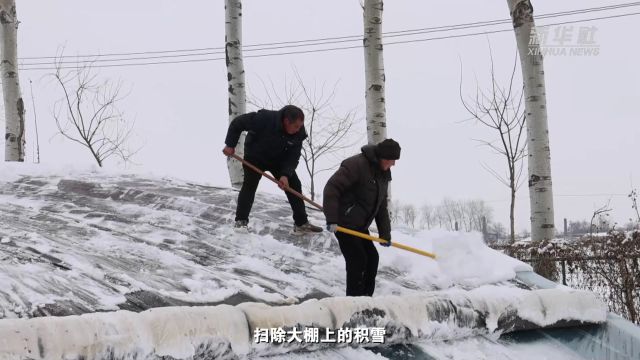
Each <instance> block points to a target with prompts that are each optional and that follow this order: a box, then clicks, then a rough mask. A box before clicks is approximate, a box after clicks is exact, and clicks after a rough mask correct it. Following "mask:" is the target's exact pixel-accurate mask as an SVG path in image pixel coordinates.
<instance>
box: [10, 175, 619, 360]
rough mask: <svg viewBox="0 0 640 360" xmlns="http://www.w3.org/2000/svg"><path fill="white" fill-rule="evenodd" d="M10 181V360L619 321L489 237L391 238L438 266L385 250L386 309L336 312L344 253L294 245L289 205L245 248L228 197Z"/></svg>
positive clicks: (89, 178) (175, 187) (259, 221)
mask: <svg viewBox="0 0 640 360" xmlns="http://www.w3.org/2000/svg"><path fill="white" fill-rule="evenodd" d="M20 165H23V166H20ZM0 170H1V171H2V172H1V174H2V175H0V285H1V286H0V319H4V320H0V333H2V335H1V336H0V350H2V349H5V350H6V349H13V350H11V351H12V352H9V353H7V354H9V355H11V354H13V355H15V356H28V355H25V354H26V353H20V352H21V351H22V352H24V351H27V352H29V351H32V352H38V353H39V355H40V356H41V357H43V358H51V357H50V355H51V354H55V356H58V355H62V354H64V355H65V356H69V357H71V358H73V357H74V356H76V357H77V356H80V355H82V356H87V357H92V356H96V355H99V354H100V355H99V356H105V355H104V354H106V353H110V352H111V353H113V352H118V353H119V354H121V355H122V356H125V357H126V356H138V358H140V357H144V356H163V354H164V355H171V356H173V357H174V358H189V357H193V356H195V355H196V354H198V351H200V352H201V353H202V354H205V353H207V354H212V353H215V354H218V355H224V354H226V356H235V355H243V354H268V353H273V352H274V351H275V352H282V351H290V350H299V349H302V348H304V349H307V350H309V349H316V348H320V349H321V348H322V347H316V346H308V345H305V344H293V345H291V346H289V347H286V346H278V347H273V346H259V345H263V344H255V343H253V342H252V341H251V340H252V338H251V336H252V334H253V333H254V332H255V330H256V328H270V327H283V328H289V329H290V328H291V327H293V326H296V325H298V326H307V327H310V326H317V327H320V328H333V329H338V328H346V327H351V328H352V327H357V326H368V327H381V328H384V329H385V330H386V333H387V334H386V335H387V336H386V338H385V339H386V340H387V341H388V342H408V341H410V342H413V341H419V340H421V339H422V340H424V339H431V340H433V341H436V340H453V339H461V338H464V337H467V336H470V335H479V334H481V335H487V336H488V335H489V334H492V333H494V332H496V331H497V332H501V331H511V330H514V329H521V328H532V327H533V328H535V327H540V326H552V325H556V324H563V323H566V322H567V321H569V322H571V321H578V322H579V321H589V322H601V321H603V320H604V316H605V314H606V312H605V308H604V306H603V305H602V304H601V303H599V302H598V301H597V300H596V299H595V298H594V297H593V296H592V295H591V294H589V293H578V292H574V291H570V290H568V289H567V290H557V289H556V290H537V291H530V290H529V289H527V288H526V287H525V286H524V285H523V284H521V283H519V282H517V281H515V280H514V278H515V272H516V271H518V270H528V269H530V268H529V267H528V266H527V265H525V264H523V263H520V262H517V261H515V260H513V259H511V258H508V257H506V256H503V255H501V254H499V253H497V252H495V251H493V250H491V249H489V248H487V247H486V246H484V244H483V243H482V241H481V239H480V236H479V234H462V233H451V232H444V231H430V232H419V233H415V232H411V231H406V230H405V231H394V233H393V238H394V240H395V241H398V242H402V243H406V244H407V245H411V246H415V247H418V248H421V249H424V250H427V251H432V252H434V253H436V255H437V257H438V258H437V261H433V260H431V259H429V258H425V257H421V256H418V255H415V254H412V253H407V252H403V251H402V250H399V249H395V248H379V253H380V269H379V275H378V281H377V289H376V297H374V298H373V299H368V298H359V299H353V298H336V297H340V296H341V295H343V294H344V261H343V259H342V256H341V255H340V253H339V250H338V247H337V243H336V242H335V239H334V238H333V237H332V235H330V234H327V233H323V234H319V235H307V236H302V237H298V236H293V235H290V234H289V231H290V229H291V219H290V214H291V211H290V209H289V207H288V203H287V202H286V199H285V197H284V196H275V195H267V194H258V196H257V198H256V203H255V205H254V209H253V211H252V221H251V226H252V227H253V231H252V233H251V234H245V235H240V234H236V233H235V232H234V231H233V230H232V222H233V221H232V220H233V216H234V210H235V199H236V196H237V193H236V192H234V191H232V190H229V189H225V188H214V187H209V186H204V185H198V184H190V183H188V182H184V181H177V180H171V179H162V178H154V177H151V176H148V177H141V176H135V175H127V174H105V173H103V172H98V171H96V172H72V173H69V172H67V173H64V172H60V171H51V170H49V169H42V168H39V167H36V168H35V169H29V167H27V166H26V164H18V165H16V164H4V165H2V168H1V169H0ZM61 174H64V175H61ZM309 212H310V214H311V215H312V221H315V222H316V223H323V219H322V217H321V213H319V212H316V211H313V210H309ZM309 299H322V300H320V301H317V300H311V301H306V300H309ZM305 301H306V302H305ZM237 304H242V305H238V306H234V305H237ZM295 304H300V305H295ZM205 305H206V306H205ZM216 305H219V306H216ZM230 305H231V306H230ZM189 306H197V307H189ZM158 307H163V308H164V309H154V308H158ZM148 309H153V310H149V311H144V310H148ZM116 310H125V311H119V312H112V311H116ZM105 311H109V312H108V313H104V312H105ZM141 311H143V312H141ZM138 312H141V313H139V314H137V313H138ZM95 313H98V314H95ZM80 314H86V315H83V316H68V317H62V318H59V317H48V318H39V319H31V320H28V319H17V318H34V317H42V316H63V315H80ZM203 318H205V319H208V320H207V321H205V320H202V319H203ZM11 319H13V320H11ZM238 319H244V323H242V321H240V320H238ZM16 329H22V330H21V331H22V332H21V333H20V335H16ZM61 333H65V334H68V335H67V336H66V337H64V339H65V341H61V339H60V334H61ZM25 334H28V336H27V335H25ZM25 339H26V340H25ZM216 339H217V340H216ZM2 341H4V343H2ZM24 341H26V343H23V342H24ZM185 344H187V345H185ZM323 351H328V350H323ZM341 351H343V350H341ZM344 351H346V350H344ZM19 354H22V355H19ZM29 354H31V353H29ZM92 354H93V355H92ZM195 358H198V356H195Z"/></svg>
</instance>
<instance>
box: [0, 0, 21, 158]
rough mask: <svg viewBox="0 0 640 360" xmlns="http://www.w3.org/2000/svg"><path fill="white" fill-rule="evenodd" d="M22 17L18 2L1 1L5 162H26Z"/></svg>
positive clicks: (1, 66) (12, 0)
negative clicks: (20, 60) (20, 51)
mask: <svg viewBox="0 0 640 360" xmlns="http://www.w3.org/2000/svg"><path fill="white" fill-rule="evenodd" d="M18 23H19V22H18V16H17V13H16V3H15V0H0V35H1V40H0V55H1V56H2V59H0V71H1V72H2V95H3V99H4V114H5V137H4V138H5V145H4V159H5V161H24V144H25V130H24V129H25V123H24V113H25V109H24V101H23V100H22V93H21V91H20V80H19V76H18Z"/></svg>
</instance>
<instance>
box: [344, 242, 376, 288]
mask: <svg viewBox="0 0 640 360" xmlns="http://www.w3.org/2000/svg"><path fill="white" fill-rule="evenodd" d="M365 233H367V234H368V233H369V232H368V231H366V232H365ZM336 237H337V238H338V243H339V244H340V251H342V255H343V256H344V262H345V265H346V268H347V296H372V295H373V290H374V289H375V287H376V274H377V273H378V251H377V250H376V247H375V246H374V245H373V242H372V241H369V240H364V239H361V238H359V237H356V236H353V235H349V234H344V233H341V232H337V233H336Z"/></svg>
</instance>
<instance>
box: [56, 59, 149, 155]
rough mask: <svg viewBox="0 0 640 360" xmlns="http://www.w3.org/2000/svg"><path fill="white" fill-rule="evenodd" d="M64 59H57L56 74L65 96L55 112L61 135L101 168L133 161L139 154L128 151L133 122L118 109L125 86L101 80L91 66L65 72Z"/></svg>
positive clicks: (86, 64)
mask: <svg viewBox="0 0 640 360" xmlns="http://www.w3.org/2000/svg"><path fill="white" fill-rule="evenodd" d="M62 59H63V57H62V55H60V56H59V57H57V58H56V60H55V67H56V72H55V73H54V74H52V76H53V77H54V78H55V82H56V83H57V84H58V85H59V88H60V91H61V92H62V98H61V99H60V100H58V101H57V102H56V103H55V104H54V109H53V117H54V119H55V121H56V125H57V127H58V131H59V132H60V134H61V135H62V136H63V137H65V138H67V139H69V140H71V141H73V142H75V143H77V144H80V145H82V146H83V147H85V148H86V149H87V150H89V152H90V153H91V156H92V157H93V158H94V159H95V161H96V163H97V164H98V166H100V167H102V165H103V163H104V161H105V160H106V159H108V158H110V157H112V156H116V157H119V158H120V159H122V160H123V161H125V162H127V161H129V160H130V158H131V156H133V155H134V154H135V153H136V152H137V150H136V151H131V150H130V149H129V148H128V147H127V141H128V140H129V139H130V137H131V134H132V130H133V125H134V124H133V121H130V120H128V119H126V118H125V117H124V115H123V113H122V112H121V111H120V110H119V109H118V102H120V101H121V100H122V99H123V98H124V95H123V94H122V93H121V92H122V83H121V82H120V81H117V82H113V81H111V80H109V79H106V80H99V79H98V77H97V75H96V74H95V73H94V72H93V69H92V68H91V63H84V64H82V65H78V66H77V67H76V68H75V69H71V70H69V71H63V68H64V67H63V63H62ZM79 64H80V63H79Z"/></svg>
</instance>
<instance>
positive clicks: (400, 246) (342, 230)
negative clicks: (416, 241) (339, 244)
mask: <svg viewBox="0 0 640 360" xmlns="http://www.w3.org/2000/svg"><path fill="white" fill-rule="evenodd" d="M338 231H340V232H342V233H345V234H349V235H353V236H357V237H359V238H362V239H366V240H371V241H375V242H379V243H381V244H386V243H387V240H384V239H380V238H377V237H375V236H371V235H367V234H365V233H361V232H359V231H355V230H351V229H347V228H345V227H342V226H338ZM391 246H393V247H397V248H399V249H402V250H407V251H411V252H412V253H416V254H419V255H422V256H428V257H430V258H432V259H435V258H436V255H435V254H432V253H430V252H426V251H424V250H420V249H416V248H414V247H411V246H407V245H403V244H399V243H396V242H391Z"/></svg>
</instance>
